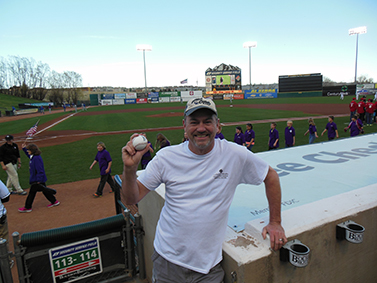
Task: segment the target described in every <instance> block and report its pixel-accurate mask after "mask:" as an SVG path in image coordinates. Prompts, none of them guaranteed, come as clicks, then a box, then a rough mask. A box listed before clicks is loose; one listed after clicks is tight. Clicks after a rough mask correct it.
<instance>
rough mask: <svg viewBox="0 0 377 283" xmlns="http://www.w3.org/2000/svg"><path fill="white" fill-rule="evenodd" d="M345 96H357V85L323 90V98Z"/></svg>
mask: <svg viewBox="0 0 377 283" xmlns="http://www.w3.org/2000/svg"><path fill="white" fill-rule="evenodd" d="M342 93H343V95H355V93H356V85H355V84H344V85H335V86H324V87H323V88H322V96H340V95H341V94H342Z"/></svg>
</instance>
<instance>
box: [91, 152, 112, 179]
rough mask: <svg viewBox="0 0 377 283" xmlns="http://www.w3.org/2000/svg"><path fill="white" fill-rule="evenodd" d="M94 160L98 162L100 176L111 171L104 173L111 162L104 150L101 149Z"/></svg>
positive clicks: (108, 154)
mask: <svg viewBox="0 0 377 283" xmlns="http://www.w3.org/2000/svg"><path fill="white" fill-rule="evenodd" d="M94 160H96V161H97V162H98V165H99V169H100V172H101V176H103V175H107V174H110V173H111V169H110V170H109V172H108V173H106V169H107V167H108V165H109V162H110V161H112V159H111V157H110V153H109V152H108V151H107V150H106V149H103V150H102V151H98V152H97V155H96V158H94Z"/></svg>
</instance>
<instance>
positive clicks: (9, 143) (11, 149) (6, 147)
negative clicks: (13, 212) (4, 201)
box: [0, 135, 27, 195]
mask: <svg viewBox="0 0 377 283" xmlns="http://www.w3.org/2000/svg"><path fill="white" fill-rule="evenodd" d="M0 165H1V168H2V169H3V170H4V171H5V172H6V173H7V175H8V179H7V188H8V190H9V192H10V193H11V194H19V195H26V194H27V192H25V191H24V190H23V189H22V188H21V186H20V181H19V179H18V173H17V170H18V169H20V168H21V157H20V151H19V149H18V145H17V144H16V143H14V142H13V136H12V135H6V136H5V144H3V145H2V146H0ZM12 186H13V188H14V190H13V189H12Z"/></svg>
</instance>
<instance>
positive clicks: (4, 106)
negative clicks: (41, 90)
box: [0, 93, 40, 115]
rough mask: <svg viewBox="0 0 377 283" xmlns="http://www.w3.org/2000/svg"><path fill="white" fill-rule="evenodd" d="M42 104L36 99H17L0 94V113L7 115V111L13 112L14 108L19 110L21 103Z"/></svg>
mask: <svg viewBox="0 0 377 283" xmlns="http://www.w3.org/2000/svg"><path fill="white" fill-rule="evenodd" d="M35 102H40V101H38V100H35V99H28V98H22V97H16V96H13V95H8V94H2V93H0V111H1V113H3V111H4V113H3V115H5V110H12V106H14V107H15V108H16V109H19V108H18V104H19V103H35Z"/></svg>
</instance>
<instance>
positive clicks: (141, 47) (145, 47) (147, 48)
mask: <svg viewBox="0 0 377 283" xmlns="http://www.w3.org/2000/svg"><path fill="white" fill-rule="evenodd" d="M136 50H138V51H143V61H144V81H145V93H148V90H147V70H146V68H145V51H152V45H148V44H138V45H136Z"/></svg>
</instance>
